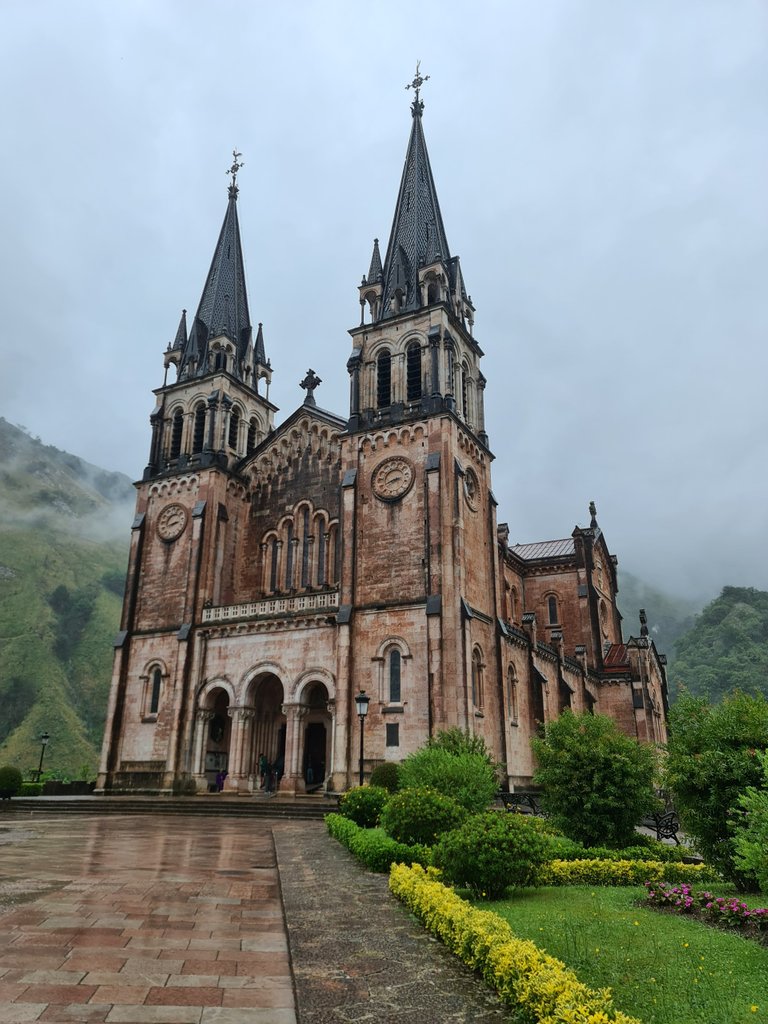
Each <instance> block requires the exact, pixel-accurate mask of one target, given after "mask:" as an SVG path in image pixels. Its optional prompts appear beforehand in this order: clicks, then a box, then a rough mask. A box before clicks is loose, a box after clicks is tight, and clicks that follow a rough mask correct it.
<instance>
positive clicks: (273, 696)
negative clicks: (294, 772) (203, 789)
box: [249, 673, 285, 785]
mask: <svg viewBox="0 0 768 1024" xmlns="http://www.w3.org/2000/svg"><path fill="white" fill-rule="evenodd" d="M283 699H284V694H283V684H282V683H281V682H280V680H279V679H278V678H277V676H276V675H274V674H272V673H266V674H264V675H262V676H258V677H257V678H256V679H255V680H254V681H253V682H252V683H251V686H250V700H249V704H250V705H251V706H252V707H253V709H254V712H255V714H254V720H253V742H252V746H251V768H250V773H251V775H252V776H254V777H256V776H257V774H258V768H259V758H260V757H261V755H262V754H263V755H264V757H265V758H266V759H267V762H268V763H269V765H270V766H271V767H272V768H273V769H274V771H273V774H274V776H275V779H274V781H275V784H277V783H279V781H280V779H281V778H282V776H283V775H284V773H285V715H284V714H283ZM254 784H255V785H258V783H257V782H255V783H254Z"/></svg>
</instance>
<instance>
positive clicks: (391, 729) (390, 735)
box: [387, 722, 400, 747]
mask: <svg viewBox="0 0 768 1024" xmlns="http://www.w3.org/2000/svg"><path fill="white" fill-rule="evenodd" d="M387 746H388V747H399V746H400V723H399V722H394V723H393V724H392V725H390V724H389V723H387Z"/></svg>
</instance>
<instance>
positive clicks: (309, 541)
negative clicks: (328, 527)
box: [301, 506, 312, 588]
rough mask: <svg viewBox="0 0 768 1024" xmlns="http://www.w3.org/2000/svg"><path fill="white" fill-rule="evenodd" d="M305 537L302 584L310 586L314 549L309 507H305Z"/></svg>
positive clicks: (302, 551) (302, 549) (302, 543)
mask: <svg viewBox="0 0 768 1024" xmlns="http://www.w3.org/2000/svg"><path fill="white" fill-rule="evenodd" d="M302 525H303V537H302V542H301V585H302V587H304V588H306V587H308V586H309V556H310V552H311V551H312V536H311V534H310V532H309V509H308V508H307V507H306V506H305V507H304V517H303V523H302Z"/></svg>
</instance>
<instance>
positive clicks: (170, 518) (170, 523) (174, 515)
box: [157, 505, 187, 541]
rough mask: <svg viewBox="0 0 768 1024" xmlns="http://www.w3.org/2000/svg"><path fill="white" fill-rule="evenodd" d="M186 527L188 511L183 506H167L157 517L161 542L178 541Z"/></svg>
mask: <svg viewBox="0 0 768 1024" xmlns="http://www.w3.org/2000/svg"><path fill="white" fill-rule="evenodd" d="M186 525H187V510H186V509H185V508H184V506H183V505H166V506H165V508H164V509H163V510H162V512H161V513H160V515H159V516H158V517H157V533H158V536H159V537H160V538H161V540H166V541H172V540H176V538H177V537H180V536H181V535H182V533H183V532H184V527H185V526H186Z"/></svg>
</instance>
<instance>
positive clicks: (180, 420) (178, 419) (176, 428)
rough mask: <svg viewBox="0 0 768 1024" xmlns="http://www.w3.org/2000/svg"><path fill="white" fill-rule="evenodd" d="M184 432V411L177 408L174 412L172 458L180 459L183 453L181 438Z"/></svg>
mask: <svg viewBox="0 0 768 1024" xmlns="http://www.w3.org/2000/svg"><path fill="white" fill-rule="evenodd" d="M183 433H184V413H183V412H182V411H181V409H177V410H176V412H175V413H174V414H173V425H172V427H171V458H172V459H178V457H179V456H180V455H181V438H182V435H183Z"/></svg>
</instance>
